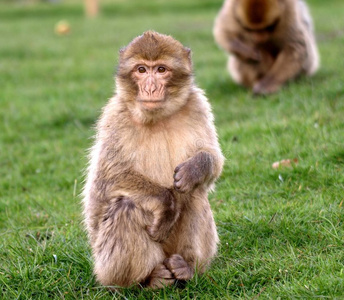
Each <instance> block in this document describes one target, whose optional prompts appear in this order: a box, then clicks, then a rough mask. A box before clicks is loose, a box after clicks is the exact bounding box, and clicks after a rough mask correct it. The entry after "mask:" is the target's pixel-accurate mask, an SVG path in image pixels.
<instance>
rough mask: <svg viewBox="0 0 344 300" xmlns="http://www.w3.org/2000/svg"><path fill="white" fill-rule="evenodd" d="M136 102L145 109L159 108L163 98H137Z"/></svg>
mask: <svg viewBox="0 0 344 300" xmlns="http://www.w3.org/2000/svg"><path fill="white" fill-rule="evenodd" d="M138 102H139V103H140V104H141V106H143V107H144V108H145V109H149V110H151V109H156V108H160V107H161V106H162V105H163V103H164V102H165V100H164V99H161V100H160V99H159V100H150V99H147V100H146V99H141V100H138Z"/></svg>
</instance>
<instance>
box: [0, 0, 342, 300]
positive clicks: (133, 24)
mask: <svg viewBox="0 0 344 300" xmlns="http://www.w3.org/2000/svg"><path fill="white" fill-rule="evenodd" d="M23 2H25V1H22V2H21V3H23ZM67 2H68V3H67ZM221 3H222V1H221V0H187V1H185V0H184V1H183V0H174V1H167V0H150V1H142V0H130V1H129V0H127V1H123V0H116V1H109V0H105V1H103V5H102V14H101V16H100V17H99V18H97V19H94V20H87V19H85V18H84V15H83V7H82V6H81V4H78V2H77V1H74V0H73V1H65V2H60V3H56V4H49V3H47V2H38V3H37V2H36V3H35V4H27V5H23V4H20V5H19V4H18V3H17V2H15V1H9V0H3V1H2V2H1V3H0V298H1V299H48V298H57V299H112V298H117V299H160V298H162V299H216V298H218V299H238V298H239V299H258V298H259V299H279V298H280V299H295V298H301V299H305V298H316V297H317V298H329V299H333V298H338V299H339V298H340V299H342V298H343V297H344V248H343V246H344V230H343V221H344V203H343V202H344V192H343V188H344V174H343V172H344V140H343V138H344V18H343V16H342V14H341V13H340V12H343V11H344V2H343V1H342V0H331V1H322V0H309V1H308V3H309V5H310V8H311V11H312V14H313V17H314V20H315V24H316V29H317V37H318V42H319V49H320V53H321V58H322V67H321V69H320V70H319V72H318V73H317V74H316V76H315V77H313V78H311V79H305V78H303V79H300V80H298V81H297V82H294V83H291V84H289V85H288V86H287V87H285V88H284V89H283V90H282V91H281V92H280V93H278V94H276V95H273V96H269V97H266V98H264V97H258V98H254V97H252V96H251V94H250V93H249V92H247V91H246V90H244V89H243V88H241V87H238V86H236V85H234V84H233V83H232V82H231V81H230V79H229V76H228V74H227V72H226V68H225V64H226V56H225V54H224V53H223V52H222V51H221V50H220V49H219V48H218V47H217V46H216V45H215V43H214V41H213V37H212V24H213V20H214V18H215V15H216V14H217V11H218V10H219V8H220V6H221ZM62 19H65V20H68V21H69V22H70V24H71V33H70V34H69V35H66V36H57V35H56V34H54V26H55V24H56V23H57V22H58V21H59V20H62ZM147 29H155V30H157V31H160V32H163V33H167V34H171V35H173V36H174V37H176V38H177V39H179V40H180V41H181V42H182V43H183V44H185V45H187V46H189V47H191V49H192V50H193V61H194V68H195V75H196V81H197V83H198V84H199V86H200V87H202V88H203V89H205V90H206V93H207V95H208V97H209V99H210V101H211V103H212V105H213V110H214V114H215V117H216V125H217V128H218V133H219V138H220V142H221V146H222V149H223V152H224V153H225V156H226V158H227V161H226V165H225V168H224V172H223V175H222V177H221V179H220V180H219V182H218V184H217V190H216V192H215V193H213V194H211V196H210V202H211V205H212V208H213V211H214V215H215V220H216V224H217V227H218V231H219V235H220V240H221V242H220V245H219V252H218V256H217V257H216V259H215V260H214V263H213V265H212V267H211V268H210V270H209V271H208V272H207V273H206V274H204V275H203V276H199V277H195V278H194V279H193V280H191V281H190V282H188V283H187V285H186V287H185V288H184V289H179V288H176V287H170V288H166V289H164V290H158V291H151V290H139V289H122V290H119V291H118V292H114V293H110V292H108V291H107V290H106V289H105V288H103V287H101V286H99V285H98V284H97V283H96V282H95V279H94V277H93V275H92V267H91V266H92V261H91V257H90V248H89V245H88V242H87V238H86V234H85V232H84V230H83V226H82V225H81V214H80V212H81V206H80V197H79V193H80V190H81V187H82V181H83V169H84V167H85V165H86V155H85V154H86V149H87V148H88V147H90V145H91V143H92V139H91V137H92V135H93V134H94V130H93V127H92V126H93V124H94V123H95V120H96V119H97V118H98V116H99V114H100V110H101V107H102V106H103V105H104V104H105V103H106V101H107V99H108V98H109V97H110V96H111V95H112V94H113V90H114V81H113V74H114V70H115V66H116V64H117V59H118V49H119V48H120V47H122V46H124V45H126V44H127V43H128V42H129V41H130V40H131V39H132V38H133V37H135V36H137V35H139V34H141V33H142V32H143V31H145V30H147ZM285 158H291V159H293V158H297V159H298V161H299V163H298V165H296V166H294V167H293V168H283V169H279V170H275V169H272V167H271V165H272V163H273V162H275V161H279V160H281V159H285Z"/></svg>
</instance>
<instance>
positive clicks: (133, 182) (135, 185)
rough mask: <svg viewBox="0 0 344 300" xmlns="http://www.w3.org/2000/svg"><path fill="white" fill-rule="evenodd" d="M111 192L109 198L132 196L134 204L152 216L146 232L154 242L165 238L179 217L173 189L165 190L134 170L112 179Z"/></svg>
mask: <svg viewBox="0 0 344 300" xmlns="http://www.w3.org/2000/svg"><path fill="white" fill-rule="evenodd" d="M111 190H112V193H114V195H113V196H112V197H111V198H113V197H114V196H115V195H116V194H118V193H121V192H124V193H125V194H126V195H128V197H130V196H131V195H132V196H133V198H134V199H135V203H136V204H137V205H138V206H140V207H141V208H142V209H143V210H144V211H146V212H148V213H149V214H151V215H152V216H153V218H152V219H153V221H152V222H151V224H149V225H148V226H147V232H148V234H149V235H150V237H151V238H152V239H153V240H154V241H157V242H161V241H163V240H164V239H166V238H167V236H168V234H169V232H170V230H171V228H172V226H173V225H174V223H175V221H176V220H177V218H178V216H179V207H177V203H176V201H175V195H174V193H175V192H174V191H173V189H169V188H165V187H163V186H161V185H159V184H157V183H154V182H153V181H151V180H150V179H149V178H147V177H145V176H143V175H141V174H139V173H137V172H135V171H134V170H131V169H126V170H124V171H122V172H121V173H120V174H118V175H117V176H116V178H114V184H113V186H112V187H111Z"/></svg>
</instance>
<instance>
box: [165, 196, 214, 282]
mask: <svg viewBox="0 0 344 300" xmlns="http://www.w3.org/2000/svg"><path fill="white" fill-rule="evenodd" d="M189 200H190V201H189V202H188V203H187V204H186V206H185V208H184V209H183V210H182V213H181V215H180V219H179V220H178V223H177V224H176V225H175V228H174V229H173V231H172V233H171V236H170V237H169V238H168V240H167V241H166V243H165V244H164V250H165V252H166V254H167V256H168V258H167V259H165V261H164V264H165V265H166V266H167V267H168V268H169V270H170V271H171V272H172V274H173V275H174V276H175V278H176V279H179V280H188V279H190V278H191V277H192V276H193V274H194V272H195V270H196V271H197V272H199V273H203V272H204V271H205V270H206V268H207V267H208V265H209V264H210V262H211V260H212V258H213V257H214V256H215V254H216V250H217V242H218V236H217V232H216V226H215V222H214V219H213V215H212V212H211V209H210V205H209V202H208V199H207V195H206V193H202V194H201V193H198V195H196V193H195V194H194V195H193V196H192V199H189Z"/></svg>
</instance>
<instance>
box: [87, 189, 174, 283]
mask: <svg viewBox="0 0 344 300" xmlns="http://www.w3.org/2000/svg"><path fill="white" fill-rule="evenodd" d="M148 200H149V199H148ZM151 222H152V215H151V214H149V213H148V212H147V211H145V210H143V209H142V208H141V207H140V206H138V205H137V201H136V199H133V198H128V197H123V196H121V197H116V198H114V199H112V200H111V201H110V202H109V203H108V205H107V206H106V207H105V209H104V213H103V216H102V218H101V220H100V222H99V227H98V231H97V233H96V237H95V241H94V244H93V245H92V246H93V247H92V248H93V256H94V262H95V266H94V270H95V274H96V276H97V279H98V281H99V282H100V283H102V284H103V285H117V286H130V285H133V284H138V283H141V282H143V281H145V280H146V279H147V277H149V276H150V280H149V284H150V285H152V286H158V283H159V281H162V282H165V283H166V284H171V283H173V282H174V279H171V278H172V275H171V272H169V271H168V270H167V269H166V268H165V270H163V269H162V268H160V270H159V268H158V267H157V266H158V265H159V264H160V265H161V263H162V262H163V261H164V259H165V257H166V256H165V254H164V252H163V250H162V246H161V244H159V243H157V242H154V241H153V240H152V239H151V237H150V236H149V234H148V233H147V230H146V228H147V226H148V225H149V224H151ZM152 272H153V273H152Z"/></svg>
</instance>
